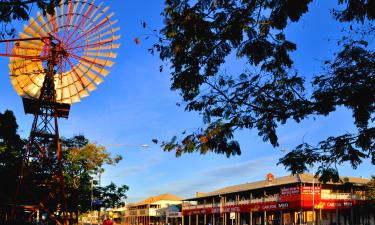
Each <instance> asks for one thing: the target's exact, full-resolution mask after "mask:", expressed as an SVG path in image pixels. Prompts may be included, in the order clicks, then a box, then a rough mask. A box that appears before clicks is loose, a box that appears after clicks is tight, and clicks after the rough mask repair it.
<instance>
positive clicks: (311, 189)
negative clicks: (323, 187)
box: [301, 186, 320, 194]
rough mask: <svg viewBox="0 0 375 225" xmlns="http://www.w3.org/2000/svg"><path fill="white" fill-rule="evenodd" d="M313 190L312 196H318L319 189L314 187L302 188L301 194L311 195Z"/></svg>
mask: <svg viewBox="0 0 375 225" xmlns="http://www.w3.org/2000/svg"><path fill="white" fill-rule="evenodd" d="M313 190H314V194H320V187H316V186H314V188H313V187H312V186H303V187H301V193H302V194H312V193H313Z"/></svg>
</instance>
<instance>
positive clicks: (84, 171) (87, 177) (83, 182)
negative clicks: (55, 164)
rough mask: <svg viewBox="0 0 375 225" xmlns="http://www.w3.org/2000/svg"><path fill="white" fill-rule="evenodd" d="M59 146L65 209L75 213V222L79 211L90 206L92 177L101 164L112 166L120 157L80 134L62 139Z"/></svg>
mask: <svg viewBox="0 0 375 225" xmlns="http://www.w3.org/2000/svg"><path fill="white" fill-rule="evenodd" d="M62 147H63V156H64V157H63V164H64V178H65V184H66V188H67V193H68V209H69V211H70V212H73V213H75V215H76V218H75V221H76V222H78V216H79V213H80V212H86V211H88V210H90V207H91V191H92V188H93V187H92V180H93V176H95V175H97V174H98V173H99V172H103V169H102V167H103V166H104V165H115V164H117V163H118V162H119V161H120V160H121V159H122V158H121V156H114V157H111V155H110V153H109V152H107V151H106V149H105V147H103V146H97V145H96V144H94V143H90V142H89V140H88V139H86V138H85V137H84V136H83V135H76V136H74V137H72V138H69V139H63V140H62ZM71 215H72V214H71Z"/></svg>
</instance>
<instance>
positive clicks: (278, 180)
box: [184, 174, 369, 200]
mask: <svg viewBox="0 0 375 225" xmlns="http://www.w3.org/2000/svg"><path fill="white" fill-rule="evenodd" d="M313 177H314V176H313V175H312V174H297V175H289V176H283V177H275V178H274V179H273V180H272V182H268V181H267V180H262V181H256V182H252V183H246V184H239V185H233V186H229V187H224V188H221V189H218V190H216V191H212V192H208V193H202V192H199V197H193V198H188V199H184V200H196V199H200V198H205V197H209V196H216V195H221V194H228V193H236V192H242V191H249V190H255V189H260V188H266V187H272V186H281V185H287V184H294V183H312V181H313ZM340 179H341V180H345V181H347V182H350V183H353V184H359V185H363V184H366V183H367V182H369V180H368V179H366V178H359V177H340ZM315 183H318V179H317V178H315ZM328 184H335V183H333V182H328ZM336 184H342V183H336Z"/></svg>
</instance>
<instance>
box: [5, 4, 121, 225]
mask: <svg viewBox="0 0 375 225" xmlns="http://www.w3.org/2000/svg"><path fill="white" fill-rule="evenodd" d="M94 1H95V0H69V1H66V0H61V2H60V4H59V5H57V6H56V7H55V10H54V14H53V15H49V14H47V15H42V14H41V13H39V12H38V13H37V14H36V17H35V18H31V19H30V21H29V23H28V24H27V25H25V26H24V30H23V32H20V33H19V38H18V39H10V40H1V41H0V42H1V43H5V44H6V47H5V48H6V51H5V53H1V54H0V56H7V57H10V63H9V69H10V78H11V82H12V84H13V87H14V89H15V90H16V92H17V94H18V95H20V96H21V97H22V101H23V105H24V110H25V113H26V114H32V115H33V116H34V120H33V123H32V127H31V131H30V136H29V139H28V143H27V146H26V148H25V151H24V157H23V161H22V166H21V169H20V176H19V179H18V180H17V186H16V190H15V196H14V204H13V209H12V217H13V219H15V218H16V215H17V211H19V209H20V205H21V203H20V202H19V196H20V195H27V191H28V190H27V189H26V188H25V187H24V186H25V185H24V184H25V183H27V182H31V183H32V182H34V183H33V184H34V185H36V186H37V188H39V190H42V192H44V196H42V197H38V198H37V197H35V196H34V197H35V198H36V199H34V201H38V204H37V205H36V206H35V207H34V208H36V209H38V210H42V211H43V212H45V213H47V214H49V217H50V218H51V219H53V220H55V221H56V222H57V223H58V224H61V223H63V224H67V219H66V218H67V198H66V194H65V185H64V179H63V165H62V160H61V149H60V139H59V129H58V119H59V118H68V116H69V110H70V107H71V105H72V104H73V103H76V102H79V101H80V100H81V99H82V98H84V97H87V96H88V95H89V93H90V92H91V91H93V90H95V89H96V87H97V85H99V84H100V83H101V82H103V78H104V77H105V76H107V75H108V74H109V70H108V68H109V67H111V66H112V65H113V64H114V62H113V61H112V60H113V59H114V58H116V56H117V54H115V53H114V52H113V50H115V49H117V48H119V46H120V45H119V44H118V43H116V41H117V40H119V38H120V36H119V35H116V32H117V31H118V30H119V28H118V27H115V26H116V23H117V22H118V21H117V20H114V21H113V20H112V17H113V15H114V14H113V13H110V12H109V11H108V9H109V8H108V7H106V6H103V3H100V4H94ZM30 167H33V171H37V172H38V173H39V175H40V177H42V178H43V179H41V180H38V181H33V180H30V179H28V174H29V168H30ZM29 191H30V190H29ZM29 195H30V196H32V193H29ZM49 202H59V204H57V205H51V204H49ZM56 210H58V211H59V212H62V216H61V217H62V218H63V219H62V220H59V219H58V218H57V217H56V216H55V215H54V214H53V212H54V211H56Z"/></svg>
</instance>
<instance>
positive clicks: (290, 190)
mask: <svg viewBox="0 0 375 225" xmlns="http://www.w3.org/2000/svg"><path fill="white" fill-rule="evenodd" d="M299 193H300V188H299V187H286V188H281V191H280V194H281V195H284V196H285V195H297V194H299Z"/></svg>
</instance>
